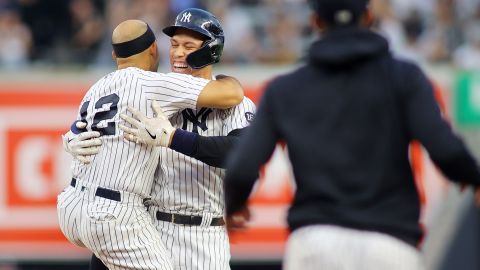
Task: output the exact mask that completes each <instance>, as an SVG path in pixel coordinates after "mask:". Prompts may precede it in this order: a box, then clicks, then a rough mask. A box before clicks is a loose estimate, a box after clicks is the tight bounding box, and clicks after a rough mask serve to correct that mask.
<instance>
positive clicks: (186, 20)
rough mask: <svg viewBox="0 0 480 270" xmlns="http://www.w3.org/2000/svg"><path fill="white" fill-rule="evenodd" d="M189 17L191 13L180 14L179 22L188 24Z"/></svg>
mask: <svg viewBox="0 0 480 270" xmlns="http://www.w3.org/2000/svg"><path fill="white" fill-rule="evenodd" d="M190 17H192V13H190V12H185V13H183V14H182V19H181V20H180V21H182V22H190Z"/></svg>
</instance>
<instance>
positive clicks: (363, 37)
mask: <svg viewBox="0 0 480 270" xmlns="http://www.w3.org/2000/svg"><path fill="white" fill-rule="evenodd" d="M388 53H389V48H388V42H387V40H386V39H385V38H383V37H382V36H380V35H379V34H376V33H374V32H372V31H370V30H368V29H362V28H358V27H348V28H335V29H332V30H331V31H328V32H326V33H325V36H324V37H323V38H322V39H320V40H318V41H316V42H315V43H313V44H312V47H311V48H310V53H309V59H310V61H312V62H313V64H317V65H328V66H345V65H352V64H355V63H358V62H363V61H366V60H369V59H372V58H376V57H378V56H381V55H385V54H388Z"/></svg>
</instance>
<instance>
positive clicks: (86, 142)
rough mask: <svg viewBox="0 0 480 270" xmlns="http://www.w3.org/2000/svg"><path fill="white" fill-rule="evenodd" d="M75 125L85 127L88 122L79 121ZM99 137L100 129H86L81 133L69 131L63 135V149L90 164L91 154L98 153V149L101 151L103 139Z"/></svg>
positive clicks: (80, 127)
mask: <svg viewBox="0 0 480 270" xmlns="http://www.w3.org/2000/svg"><path fill="white" fill-rule="evenodd" d="M75 125H76V126H77V128H79V129H83V128H85V127H86V125H87V124H86V123H84V122H80V121H79V122H77V123H76V124H75ZM99 137H100V132H98V131H86V132H82V133H80V134H75V133H73V132H72V131H68V132H67V133H66V134H64V135H62V141H63V149H65V151H66V152H68V153H70V154H71V155H72V156H73V157H74V158H76V159H78V160H80V161H81V162H83V163H85V164H89V163H90V162H91V156H92V155H96V154H98V151H100V145H102V140H101V139H100V138H99Z"/></svg>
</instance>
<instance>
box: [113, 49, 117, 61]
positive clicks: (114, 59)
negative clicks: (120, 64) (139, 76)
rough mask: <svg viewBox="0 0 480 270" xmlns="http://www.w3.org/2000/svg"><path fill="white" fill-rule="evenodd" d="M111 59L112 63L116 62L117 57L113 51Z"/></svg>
mask: <svg viewBox="0 0 480 270" xmlns="http://www.w3.org/2000/svg"><path fill="white" fill-rule="evenodd" d="M112 59H113V61H117V55H116V54H115V51H112Z"/></svg>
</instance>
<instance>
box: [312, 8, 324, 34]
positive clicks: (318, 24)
mask: <svg viewBox="0 0 480 270" xmlns="http://www.w3.org/2000/svg"><path fill="white" fill-rule="evenodd" d="M310 24H311V26H312V28H313V30H314V31H316V32H323V31H325V29H326V28H327V26H326V24H325V23H324V22H323V21H322V19H320V17H319V16H318V15H317V14H316V13H315V12H312V15H310Z"/></svg>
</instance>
